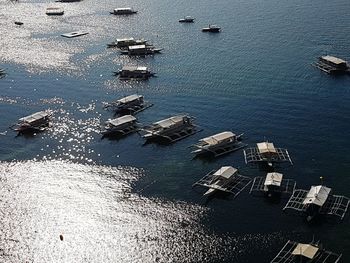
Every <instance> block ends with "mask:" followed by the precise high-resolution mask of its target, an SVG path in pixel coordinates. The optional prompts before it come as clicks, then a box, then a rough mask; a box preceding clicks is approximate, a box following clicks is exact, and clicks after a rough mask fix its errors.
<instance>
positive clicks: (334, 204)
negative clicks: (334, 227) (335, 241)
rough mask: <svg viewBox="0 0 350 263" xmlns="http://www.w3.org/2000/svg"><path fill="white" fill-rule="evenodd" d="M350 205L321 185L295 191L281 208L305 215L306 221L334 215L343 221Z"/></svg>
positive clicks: (344, 199)
mask: <svg viewBox="0 0 350 263" xmlns="http://www.w3.org/2000/svg"><path fill="white" fill-rule="evenodd" d="M349 204H350V199H349V198H348V197H345V196H340V195H333V194H332V189H331V188H329V187H326V186H323V185H317V186H311V188H310V190H309V191H307V190H301V189H298V190H295V191H294V192H293V195H292V196H291V197H290V199H289V201H288V203H287V204H286V206H285V207H284V208H283V210H286V209H293V210H296V211H299V212H303V213H305V214H306V216H307V217H306V219H307V221H311V220H312V219H313V218H315V217H316V216H317V215H334V216H338V217H339V218H340V219H343V218H344V216H345V214H346V212H347V210H348V207H349Z"/></svg>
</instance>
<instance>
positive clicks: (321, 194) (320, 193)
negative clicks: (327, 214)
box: [303, 185, 332, 206]
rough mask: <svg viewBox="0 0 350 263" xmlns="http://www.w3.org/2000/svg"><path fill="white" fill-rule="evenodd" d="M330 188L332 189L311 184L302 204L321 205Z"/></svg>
mask: <svg viewBox="0 0 350 263" xmlns="http://www.w3.org/2000/svg"><path fill="white" fill-rule="evenodd" d="M331 190H332V189H331V188H328V187H326V186H323V185H317V186H311V189H310V191H309V192H308V193H307V195H306V197H305V199H304V201H303V205H306V204H315V205H318V206H323V204H324V203H325V202H326V200H327V198H328V196H329V194H330V192H331Z"/></svg>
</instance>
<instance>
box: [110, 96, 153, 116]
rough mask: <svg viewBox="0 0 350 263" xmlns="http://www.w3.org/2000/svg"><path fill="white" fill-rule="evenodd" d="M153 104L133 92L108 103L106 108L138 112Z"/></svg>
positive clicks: (122, 111) (122, 112)
mask: <svg viewBox="0 0 350 263" xmlns="http://www.w3.org/2000/svg"><path fill="white" fill-rule="evenodd" d="M152 106H153V104H152V103H149V102H147V101H145V100H144V97H143V96H142V95H137V94H133V95H130V96H127V97H124V98H121V99H118V100H116V101H114V102H111V103H107V104H105V105H104V108H105V109H111V110H114V111H115V112H116V113H119V114H136V113H139V112H141V111H143V110H145V109H147V108H150V107H152Z"/></svg>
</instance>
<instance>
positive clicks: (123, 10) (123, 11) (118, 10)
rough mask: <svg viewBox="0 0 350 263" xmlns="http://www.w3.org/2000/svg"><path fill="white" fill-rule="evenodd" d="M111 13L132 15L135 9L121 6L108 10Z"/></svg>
mask: <svg viewBox="0 0 350 263" xmlns="http://www.w3.org/2000/svg"><path fill="white" fill-rule="evenodd" d="M110 13H111V14H113V15H133V14H136V13H137V11H135V10H134V9H132V8H130V7H122V8H116V9H114V10H113V12H110Z"/></svg>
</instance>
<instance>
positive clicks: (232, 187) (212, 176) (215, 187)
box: [192, 166, 251, 197]
mask: <svg viewBox="0 0 350 263" xmlns="http://www.w3.org/2000/svg"><path fill="white" fill-rule="evenodd" d="M250 182H251V179H250V178H249V177H247V176H243V175H240V174H239V172H238V170H237V169H236V168H234V167H232V166H223V167H221V168H220V169H219V170H217V171H214V170H213V171H211V172H209V173H208V174H207V175H205V176H204V177H203V178H202V179H200V180H199V181H198V182H196V183H194V184H193V186H192V187H194V186H197V185H199V186H204V187H207V188H208V190H207V191H206V192H205V193H204V194H203V196H210V195H213V194H214V193H216V192H220V191H221V192H227V193H231V194H233V195H234V197H236V196H237V195H238V194H239V193H240V192H242V191H243V189H244V188H245V187H247V186H248V185H249V184H250Z"/></svg>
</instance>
